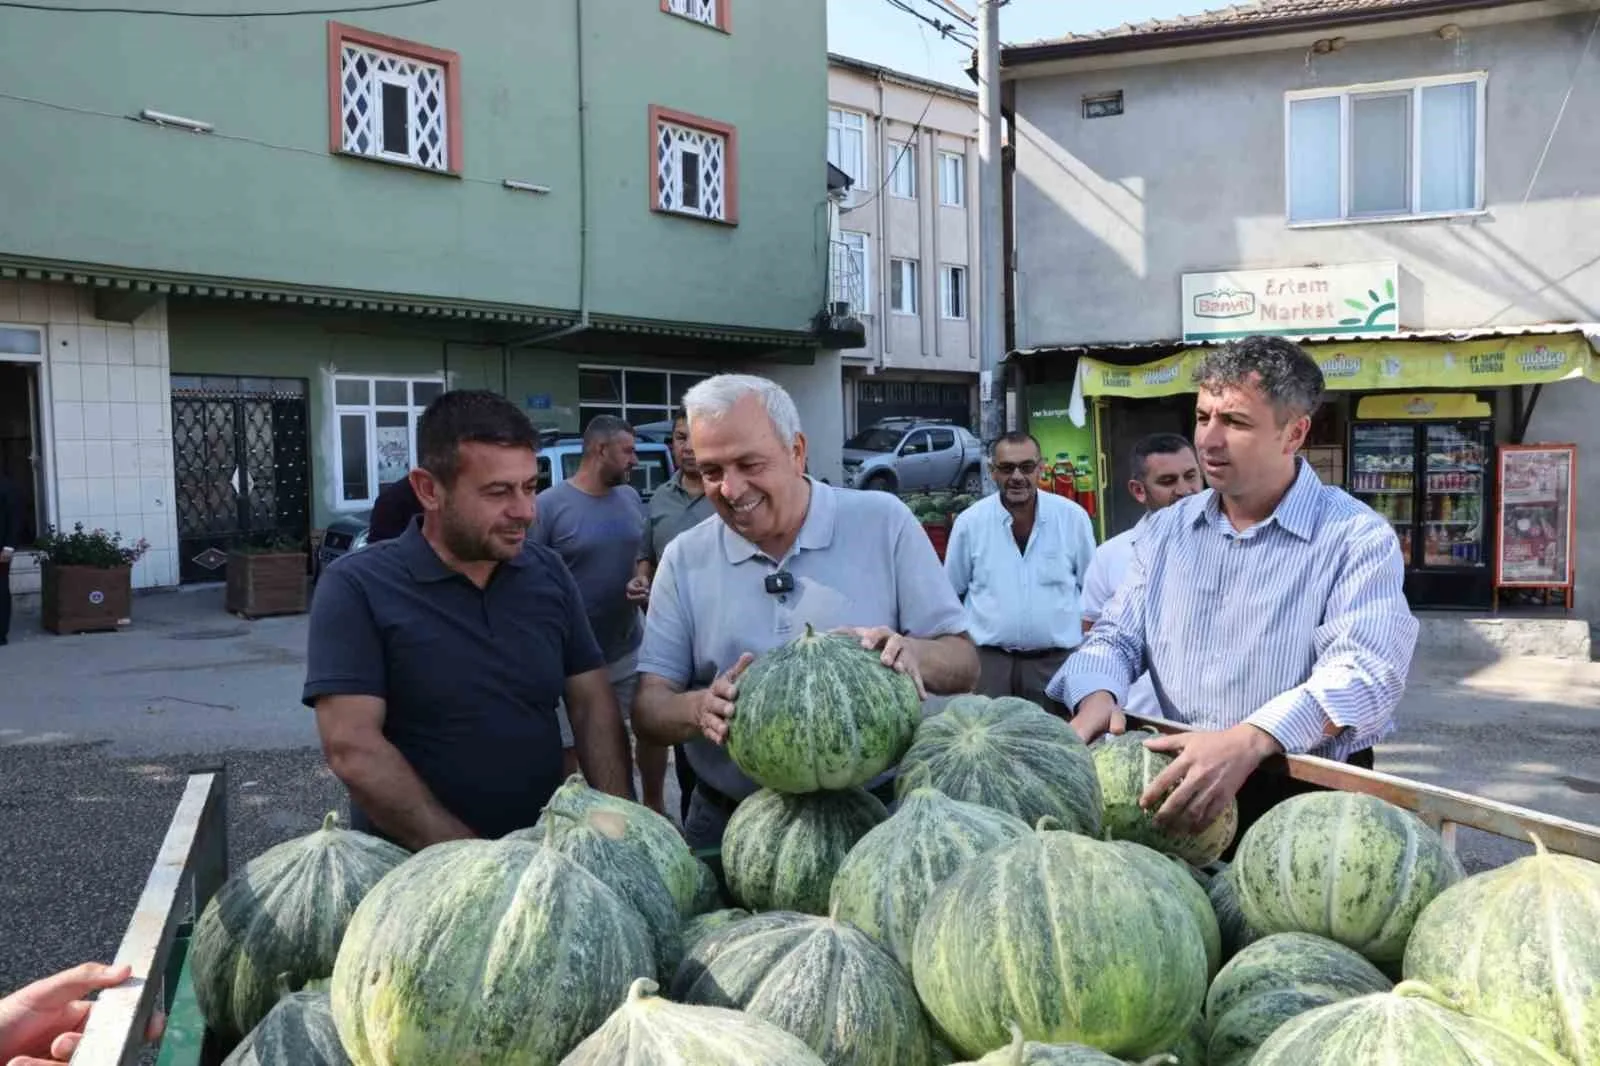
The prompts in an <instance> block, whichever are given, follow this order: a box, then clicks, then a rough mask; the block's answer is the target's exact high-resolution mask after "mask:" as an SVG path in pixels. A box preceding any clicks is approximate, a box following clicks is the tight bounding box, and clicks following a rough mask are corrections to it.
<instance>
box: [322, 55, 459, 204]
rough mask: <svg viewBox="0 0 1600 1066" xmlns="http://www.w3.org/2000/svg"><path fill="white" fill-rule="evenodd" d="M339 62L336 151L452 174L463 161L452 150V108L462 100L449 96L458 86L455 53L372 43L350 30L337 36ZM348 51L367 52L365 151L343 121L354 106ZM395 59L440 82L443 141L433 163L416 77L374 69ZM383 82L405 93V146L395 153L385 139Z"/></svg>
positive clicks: (440, 138) (436, 149)
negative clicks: (425, 153) (425, 149)
mask: <svg viewBox="0 0 1600 1066" xmlns="http://www.w3.org/2000/svg"><path fill="white" fill-rule="evenodd" d="M337 46H338V52H337V63H338V67H337V69H336V71H335V74H336V75H337V77H338V84H337V86H336V88H335V91H336V92H337V94H338V99H337V103H338V115H339V125H338V129H337V136H336V140H335V147H336V149H337V150H338V151H341V152H344V153H347V154H349V155H354V156H360V157H362V158H365V159H376V160H379V161H382V162H386V163H401V164H405V165H407V166H414V167H418V168H420V169H423V170H428V171H433V172H435V173H443V174H453V173H455V172H456V168H457V166H458V165H459V161H458V160H456V159H455V158H453V155H454V149H453V148H452V146H451V142H450V134H451V124H452V123H453V122H454V121H455V118H456V117H455V116H452V114H451V112H452V110H453V109H455V108H456V107H457V105H458V103H459V101H457V100H453V99H451V93H452V92H454V91H455V89H456V86H455V85H454V83H453V79H452V64H453V63H455V62H457V60H456V59H455V58H454V54H453V53H444V52H439V53H437V55H438V56H439V58H435V57H433V56H423V55H417V54H412V53H409V52H405V51H401V50H398V49H395V48H385V47H381V46H379V45H376V44H373V43H370V41H368V40H367V39H366V38H365V36H358V35H353V34H352V35H350V36H341V37H339V38H337ZM347 52H360V53H365V56H366V62H367V74H366V79H365V80H366V84H365V86H364V88H365V90H366V94H367V113H368V117H367V120H366V122H365V123H364V126H365V127H367V128H366V136H367V138H368V141H369V145H368V148H367V149H366V150H363V149H362V148H361V146H360V145H359V144H358V143H356V141H357V137H358V136H359V135H358V134H357V133H354V132H352V131H351V130H350V129H349V128H348V127H347V126H346V125H345V116H346V115H347V114H348V112H349V110H350V102H349V101H350V98H349V95H348V92H349V90H348V87H347V86H346V85H345V78H346V75H347V70H346V65H347V57H346V53H347ZM380 59H381V60H386V61H389V62H391V63H398V64H402V65H410V66H412V67H415V68H417V69H418V70H419V71H428V72H432V76H433V77H435V78H437V87H436V89H435V90H434V91H435V92H436V93H437V95H438V97H439V107H438V134H439V143H438V145H437V146H436V148H435V151H434V153H433V155H434V158H433V160H432V162H426V161H424V160H423V158H422V145H423V144H424V143H426V141H427V139H428V138H427V134H428V129H427V127H426V126H425V125H423V124H421V123H419V122H418V121H417V115H416V108H415V106H413V105H414V97H415V94H416V93H417V91H418V86H417V82H416V80H415V78H408V77H406V76H405V75H403V74H398V73H395V72H394V71H392V70H388V71H379V70H377V69H375V64H376V63H377V61H378V60H380ZM385 85H394V86H398V87H400V88H402V89H404V90H405V93H406V151H404V152H393V151H389V150H388V149H386V148H385V147H384V143H383V88H384V86H385Z"/></svg>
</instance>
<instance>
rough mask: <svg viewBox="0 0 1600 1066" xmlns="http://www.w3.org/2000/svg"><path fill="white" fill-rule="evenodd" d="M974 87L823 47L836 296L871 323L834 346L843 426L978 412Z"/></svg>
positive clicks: (970, 417) (965, 419) (961, 417)
mask: <svg viewBox="0 0 1600 1066" xmlns="http://www.w3.org/2000/svg"><path fill="white" fill-rule="evenodd" d="M977 134H978V98H977V94H976V93H974V92H971V91H968V90H964V89H960V88H957V87H954V86H950V85H945V84H942V83H940V82H935V81H928V80H925V79H923V78H918V77H913V76H911V75H909V74H903V73H900V72H898V71H893V70H888V69H885V68H883V67H880V66H875V65H873V64H871V63H865V62H862V61H860V60H856V59H849V58H846V57H845V56H841V55H834V54H830V55H829V56H828V161H829V162H830V163H832V164H833V165H834V166H835V167H837V168H838V169H839V170H840V171H842V172H843V173H844V174H845V175H847V176H848V177H849V178H850V180H851V187H850V189H849V191H848V192H847V193H846V194H845V197H844V200H843V202H842V204H841V206H840V211H839V219H838V223H837V228H836V230H835V232H834V234H833V258H834V265H835V268H834V270H833V271H832V276H833V278H834V284H833V294H832V295H833V300H834V301H835V304H836V305H837V304H840V303H848V304H849V305H850V307H851V311H852V313H853V314H855V315H856V316H857V317H859V318H860V320H861V321H862V322H863V323H864V324H865V326H866V334H867V338H866V339H867V343H866V346H865V347H864V348H858V349H853V350H850V351H847V352H845V353H844V355H843V361H842V362H843V375H844V386H843V387H844V406H845V424H846V426H848V427H849V429H850V431H851V432H856V431H858V430H859V429H861V428H863V427H866V426H868V425H871V424H872V423H873V422H874V421H875V420H877V419H880V418H886V417H892V416H903V415H911V416H917V417H924V418H933V417H937V418H949V419H952V420H953V421H956V422H958V423H960V424H962V425H966V426H973V425H975V424H976V420H975V411H976V404H977V389H976V385H977V381H978V316H977V308H976V300H975V294H976V293H977V292H978V291H979V286H978V279H977V276H976V275H977V270H978V210H977V191H978V148H977Z"/></svg>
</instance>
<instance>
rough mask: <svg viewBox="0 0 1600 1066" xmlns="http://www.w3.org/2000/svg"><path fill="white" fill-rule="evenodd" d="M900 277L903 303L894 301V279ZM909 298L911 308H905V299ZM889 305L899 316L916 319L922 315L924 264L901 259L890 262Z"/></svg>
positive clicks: (913, 260)
mask: <svg viewBox="0 0 1600 1066" xmlns="http://www.w3.org/2000/svg"><path fill="white" fill-rule="evenodd" d="M896 275H899V276H900V296H901V298H902V299H901V302H900V303H895V301H894V279H895V276H896ZM907 296H909V297H910V300H911V306H910V307H906V306H905V299H904V298H905V297H907ZM889 303H890V308H891V309H892V310H893V311H894V313H895V314H897V315H907V316H910V317H912V318H915V317H916V316H917V315H919V314H921V308H922V264H921V263H919V262H917V261H916V260H915V259H901V258H899V257H896V258H893V259H890V260H889Z"/></svg>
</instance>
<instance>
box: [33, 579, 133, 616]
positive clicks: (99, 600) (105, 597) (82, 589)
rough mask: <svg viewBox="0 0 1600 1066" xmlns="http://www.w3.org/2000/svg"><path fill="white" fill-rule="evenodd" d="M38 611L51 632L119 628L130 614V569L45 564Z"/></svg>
mask: <svg viewBox="0 0 1600 1066" xmlns="http://www.w3.org/2000/svg"><path fill="white" fill-rule="evenodd" d="M40 611H41V614H42V615H43V619H44V627H45V629H47V630H49V631H50V632H51V633H57V634H64V633H94V632H103V631H105V630H115V629H118V628H120V627H122V626H124V625H126V624H127V623H128V621H129V618H130V616H131V615H132V614H133V568H132V567H130V566H115V567H104V568H103V567H98V566H57V565H55V564H54V563H46V564H44V567H43V568H42V569H41V571H40Z"/></svg>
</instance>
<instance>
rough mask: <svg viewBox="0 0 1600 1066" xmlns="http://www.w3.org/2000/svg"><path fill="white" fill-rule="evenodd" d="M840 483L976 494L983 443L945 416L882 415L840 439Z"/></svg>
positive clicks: (980, 488) (980, 481) (980, 484)
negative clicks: (846, 437) (866, 426)
mask: <svg viewBox="0 0 1600 1066" xmlns="http://www.w3.org/2000/svg"><path fill="white" fill-rule="evenodd" d="M844 483H845V485H846V486H847V487H849V488H855V489H877V490H881V491H884V492H923V491H929V490H933V489H953V490H955V491H957V492H962V493H967V494H969V495H972V496H976V495H978V494H979V493H981V492H982V491H983V442H982V441H980V440H978V438H977V437H975V436H973V435H972V434H971V433H970V432H968V431H967V430H966V429H964V428H962V427H961V426H958V425H956V424H955V423H954V422H951V421H949V420H948V419H928V418H922V419H918V418H885V419H882V420H880V421H878V422H874V423H873V424H872V425H871V426H870V427H868V428H867V429H864V430H862V431H861V432H860V433H857V434H856V435H855V436H854V437H851V438H850V439H849V440H847V441H845V443H844Z"/></svg>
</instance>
